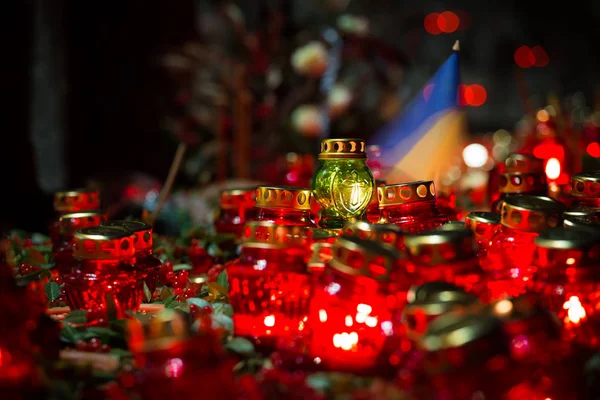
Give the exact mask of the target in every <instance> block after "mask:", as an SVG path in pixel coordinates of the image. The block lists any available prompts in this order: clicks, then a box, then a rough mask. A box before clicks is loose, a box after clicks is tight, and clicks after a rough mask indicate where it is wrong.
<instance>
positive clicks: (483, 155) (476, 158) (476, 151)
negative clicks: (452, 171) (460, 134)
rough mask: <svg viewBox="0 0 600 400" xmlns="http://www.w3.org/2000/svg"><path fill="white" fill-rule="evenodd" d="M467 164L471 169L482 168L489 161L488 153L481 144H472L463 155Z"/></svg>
mask: <svg viewBox="0 0 600 400" xmlns="http://www.w3.org/2000/svg"><path fill="white" fill-rule="evenodd" d="M462 156H463V159H464V160H465V164H467V166H468V167H471V168H481V167H483V166H484V165H485V163H486V162H487V160H488V151H487V149H486V148H485V146H483V145H481V144H479V143H471V144H470V145H468V146H467V147H465V149H464V150H463V153H462Z"/></svg>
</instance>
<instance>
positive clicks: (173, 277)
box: [166, 271, 175, 283]
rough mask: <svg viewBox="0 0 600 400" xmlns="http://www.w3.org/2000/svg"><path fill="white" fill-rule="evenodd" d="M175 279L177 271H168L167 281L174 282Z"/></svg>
mask: <svg viewBox="0 0 600 400" xmlns="http://www.w3.org/2000/svg"><path fill="white" fill-rule="evenodd" d="M173 280H175V272H173V271H169V272H167V275H166V281H167V283H171V282H173Z"/></svg>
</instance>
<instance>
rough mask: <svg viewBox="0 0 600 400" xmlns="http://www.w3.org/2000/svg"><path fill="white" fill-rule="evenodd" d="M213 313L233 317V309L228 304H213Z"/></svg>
mask: <svg viewBox="0 0 600 400" xmlns="http://www.w3.org/2000/svg"><path fill="white" fill-rule="evenodd" d="M212 307H213V313H215V314H225V315H227V316H228V317H233V307H231V304H229V303H213V305H212Z"/></svg>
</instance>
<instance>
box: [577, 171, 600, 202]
mask: <svg viewBox="0 0 600 400" xmlns="http://www.w3.org/2000/svg"><path fill="white" fill-rule="evenodd" d="M571 198H572V199H573V201H572V204H571V206H572V207H573V208H574V209H575V210H589V211H600V171H593V172H582V173H580V174H576V175H574V176H573V179H572V180H571Z"/></svg>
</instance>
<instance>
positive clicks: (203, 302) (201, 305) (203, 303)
mask: <svg viewBox="0 0 600 400" xmlns="http://www.w3.org/2000/svg"><path fill="white" fill-rule="evenodd" d="M185 301H186V302H187V303H188V304H190V305H191V304H194V305H195V306H197V307H198V309H199V310H202V309H203V308H204V307H207V306H208V307H210V306H211V304H210V303H209V302H208V301H206V300H203V299H199V298H197V297H192V298H191V299H186V300H185Z"/></svg>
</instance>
